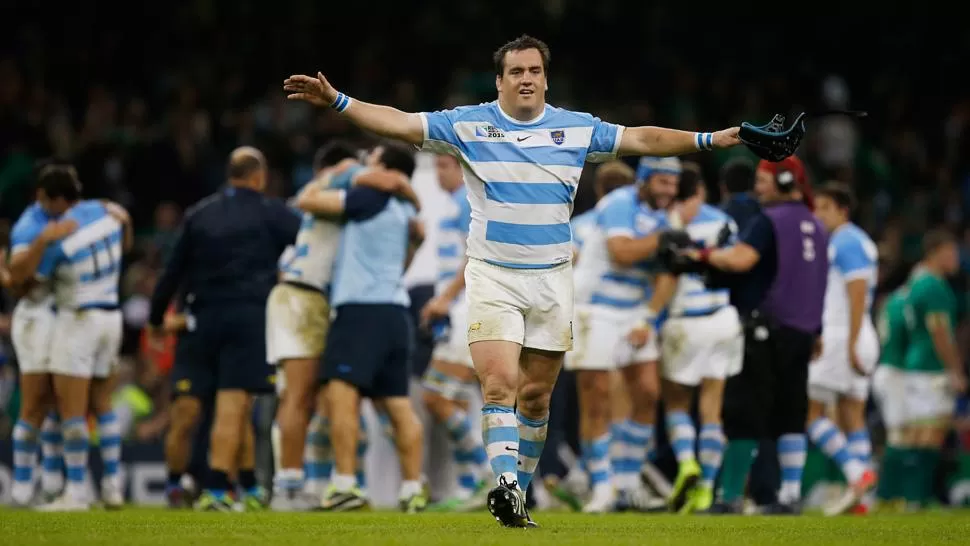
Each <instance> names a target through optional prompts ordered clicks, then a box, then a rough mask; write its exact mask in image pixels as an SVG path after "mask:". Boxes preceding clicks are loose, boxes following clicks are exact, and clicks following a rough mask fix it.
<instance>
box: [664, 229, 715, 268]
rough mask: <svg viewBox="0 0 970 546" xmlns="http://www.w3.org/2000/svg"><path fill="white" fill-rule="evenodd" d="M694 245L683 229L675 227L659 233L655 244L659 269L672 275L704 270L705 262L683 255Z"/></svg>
mask: <svg viewBox="0 0 970 546" xmlns="http://www.w3.org/2000/svg"><path fill="white" fill-rule="evenodd" d="M694 247H695V245H694V242H693V241H692V240H691V238H690V235H688V234H687V232H686V231H684V230H677V229H675V230H669V231H665V232H663V233H661V234H660V241H659V242H658V245H657V262H658V263H659V264H660V269H661V270H662V271H664V272H666V273H670V274H673V275H680V274H682V273H701V272H703V271H705V270H706V269H707V267H706V265H705V264H703V263H701V262H698V261H696V260H692V259H691V258H689V257H688V256H686V255H685V252H686V251H687V250H690V249H692V248H694Z"/></svg>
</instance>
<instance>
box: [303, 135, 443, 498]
mask: <svg viewBox="0 0 970 546" xmlns="http://www.w3.org/2000/svg"><path fill="white" fill-rule="evenodd" d="M368 169H371V170H378V171H381V170H387V171H391V172H393V173H395V174H396V175H397V176H399V177H403V178H405V179H408V180H410V177H411V175H412V173H413V172H414V157H413V155H412V154H411V151H410V150H408V149H404V148H403V147H402V146H400V145H399V144H382V145H380V146H378V147H376V148H375V149H374V150H373V151H372V152H371V154H370V156H369V157H368V161H367V167H366V168H365V167H362V166H355V167H351V168H350V169H348V170H347V171H346V172H344V173H341V174H340V175H339V176H338V177H336V178H335V180H334V184H337V185H338V186H347V185H349V183H351V182H352V181H353V180H354V179H355V178H356V177H359V176H366V175H367V173H368ZM324 201H330V205H329V206H328V207H324V206H323V205H326V203H325V202H324ZM318 205H319V206H318V207H314V208H313V209H310V208H308V209H307V210H312V211H313V212H314V213H317V214H320V213H329V214H343V215H345V217H346V218H347V219H348V220H349V221H348V223H347V224H346V225H345V226H344V235H343V239H342V241H341V246H340V250H339V253H338V255H337V261H336V268H335V270H334V275H333V287H334V290H333V294H332V297H331V300H332V301H331V305H332V306H333V307H334V308H335V309H336V310H337V313H336V318H335V319H334V321H333V324H332V326H331V328H330V332H329V333H328V335H327V346H326V349H325V350H324V355H323V368H322V369H321V373H320V379H321V382H322V383H325V385H326V386H325V389H326V394H325V396H326V403H327V415H328V416H329V418H330V430H331V440H332V442H333V450H334V470H333V474H332V476H333V477H332V479H331V481H330V486H329V487H328V488H327V492H326V493H325V498H324V500H323V508H324V509H325V510H332V511H344V510H353V509H357V508H362V507H363V506H364V505H366V503H367V498H366V496H365V494H364V492H363V491H362V490H361V489H360V484H359V483H358V482H357V479H356V476H355V469H356V465H357V446H358V442H359V438H360V430H359V422H360V399H361V397H363V396H367V397H369V398H371V399H373V400H374V401H375V403H377V404H378V406H380V407H381V408H382V409H384V410H385V411H386V413H387V414H388V416H389V417H390V419H391V424H392V426H393V429H394V439H395V444H396V447H397V450H398V456H399V458H400V461H401V475H402V477H403V481H402V483H401V488H400V492H399V496H398V499H399V501H400V505H401V508H402V510H404V511H407V512H417V511H420V510H423V509H424V507H425V505H426V503H427V499H426V498H425V496H424V491H423V487H422V484H421V481H420V478H421V464H422V446H423V441H424V440H423V430H422V428H421V422H420V421H419V420H418V418H417V415H416V414H415V413H414V407H413V406H412V405H411V400H410V399H409V398H408V389H409V386H410V377H409V374H408V371H409V368H410V366H409V359H410V357H411V350H412V343H413V340H414V332H413V325H412V323H411V315H410V314H409V313H408V306H409V305H410V299H409V297H408V293H407V291H406V290H404V287H403V284H402V278H403V276H404V271H405V269H406V268H407V265H408V263H409V262H410V260H411V258H412V257H413V252H414V251H415V250H416V249H417V246H419V245H420V244H421V241H422V240H423V237H424V229H423V227H422V225H421V223H420V222H419V221H418V220H417V219H416V217H415V212H416V211H415V207H414V205H413V204H411V203H406V202H404V201H402V200H398V199H396V198H393V197H392V196H391V194H390V193H388V192H381V191H377V190H374V189H371V188H356V189H355V190H353V191H351V192H348V194H347V199H342V198H340V197H339V196H337V197H336V198H335V199H334V198H331V199H329V200H326V199H323V200H319V202H318ZM375 328H377V329H380V335H378V336H375V335H373V333H374V330H375Z"/></svg>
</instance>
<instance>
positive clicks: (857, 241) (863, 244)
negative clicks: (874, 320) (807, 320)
mask: <svg viewBox="0 0 970 546" xmlns="http://www.w3.org/2000/svg"><path fill="white" fill-rule="evenodd" d="M828 252H829V280H828V285H827V287H826V289H825V310H824V311H823V312H822V331H823V332H824V333H825V336H826V337H829V336H835V337H839V336H843V337H846V338H847V337H848V336H849V293H848V292H847V291H846V288H845V285H846V283H848V282H849V281H854V280H857V279H863V280H865V281H866V285H867V288H868V291H867V292H868V295H867V296H866V306H865V312H864V313H863V320H871V318H870V317H871V311H872V299H873V294H874V293H875V291H876V282H877V280H878V262H879V249H878V248H877V247H876V243H874V242H873V241H872V239H871V238H870V237H869V235H867V234H866V232H865V231H863V230H862V228H860V227H859V226H857V225H855V224H853V223H851V222H850V223H847V224H843V225H841V226H839V227H838V228H837V229H836V230H835V231H833V232H832V234H831V235H830V237H829V248H828Z"/></svg>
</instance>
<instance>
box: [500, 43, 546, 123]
mask: <svg viewBox="0 0 970 546" xmlns="http://www.w3.org/2000/svg"><path fill="white" fill-rule="evenodd" d="M495 88H496V89H497V90H498V95H499V99H501V100H502V102H503V103H505V104H506V105H508V106H511V107H512V108H514V109H515V110H517V111H524V110H538V109H539V108H540V107H542V106H543V105H544V104H545V102H546V88H547V84H546V71H545V69H544V68H543V66H542V54H540V53H539V50H538V49H523V50H522V51H509V52H508V53H506V54H505V71H504V72H503V73H502V75H501V76H497V77H496V78H495ZM536 114H538V112H536Z"/></svg>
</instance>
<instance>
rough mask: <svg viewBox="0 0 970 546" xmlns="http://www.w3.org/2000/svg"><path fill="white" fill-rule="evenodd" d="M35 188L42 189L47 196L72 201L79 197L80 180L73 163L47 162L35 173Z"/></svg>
mask: <svg viewBox="0 0 970 546" xmlns="http://www.w3.org/2000/svg"><path fill="white" fill-rule="evenodd" d="M37 188H38V189H41V190H44V193H45V194H46V195H47V197H49V198H51V199H57V198H58V197H63V198H64V200H65V201H68V202H74V201H77V200H78V199H80V198H81V181H80V180H79V179H78V176H77V170H75V169H74V166H73V165H69V164H64V163H55V162H52V163H48V164H46V165H44V166H42V167H41V168H40V170H39V172H38V173H37Z"/></svg>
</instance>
